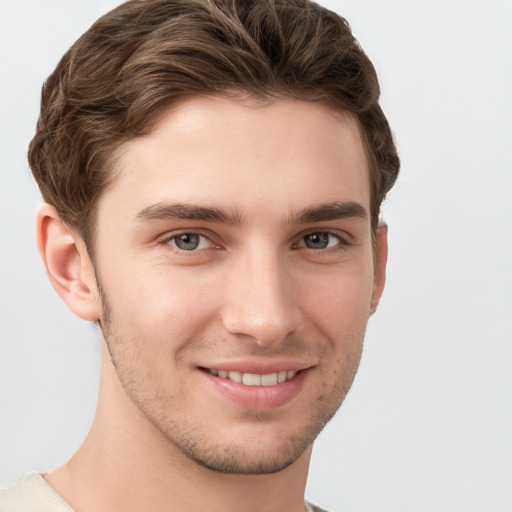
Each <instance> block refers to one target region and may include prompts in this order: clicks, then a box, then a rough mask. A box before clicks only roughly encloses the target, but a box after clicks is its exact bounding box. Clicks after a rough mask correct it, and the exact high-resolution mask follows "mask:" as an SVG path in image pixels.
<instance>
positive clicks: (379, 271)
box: [370, 222, 388, 315]
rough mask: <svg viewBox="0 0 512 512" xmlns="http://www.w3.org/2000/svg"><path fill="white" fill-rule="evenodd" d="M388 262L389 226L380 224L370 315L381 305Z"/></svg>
mask: <svg viewBox="0 0 512 512" xmlns="http://www.w3.org/2000/svg"><path fill="white" fill-rule="evenodd" d="M387 261H388V226H387V224H385V223H384V222H381V223H379V227H378V228H377V233H376V239H375V255H374V276H373V293H372V302H371V309H370V313H371V314H372V315H373V313H375V311H376V310H377V306H378V305H379V300H380V298H381V296H382V292H383V291H384V285H385V284H386V264H387Z"/></svg>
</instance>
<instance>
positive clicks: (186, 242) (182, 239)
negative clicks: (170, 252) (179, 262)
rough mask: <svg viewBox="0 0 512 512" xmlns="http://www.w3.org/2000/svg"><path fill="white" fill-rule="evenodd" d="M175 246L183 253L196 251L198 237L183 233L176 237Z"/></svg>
mask: <svg viewBox="0 0 512 512" xmlns="http://www.w3.org/2000/svg"><path fill="white" fill-rule="evenodd" d="M176 245H177V246H178V247H179V248H180V249H183V250H185V251H191V250H193V249H196V248H197V246H198V245H199V235H194V234H192V233H184V234H183V235H179V236H177V237H176Z"/></svg>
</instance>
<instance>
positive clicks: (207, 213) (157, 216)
mask: <svg viewBox="0 0 512 512" xmlns="http://www.w3.org/2000/svg"><path fill="white" fill-rule="evenodd" d="M135 218H136V219H137V220H140V221H146V222H148V221H149V222H150V221H158V220H201V221H208V222H219V223H222V224H240V222H241V217H240V215H239V214H238V213H236V212H229V211H225V210H221V209H220V208H212V207H205V206H196V205H189V204H183V203H171V204H169V203H156V204H153V205H151V206H148V207H147V208H144V209H143V210H141V211H140V212H139V213H138V214H137V215H136V217H135Z"/></svg>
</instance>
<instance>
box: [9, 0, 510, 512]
mask: <svg viewBox="0 0 512 512" xmlns="http://www.w3.org/2000/svg"><path fill="white" fill-rule="evenodd" d="M117 3H118V2H115V1H106V0H94V1H92V0H89V1H87V2H86V1H71V0H60V1H57V0H45V1H44V2H42V1H36V0H22V1H20V0H0V59H1V60H0V63H1V65H0V165H1V172H0V179H1V183H0V187H1V188H0V193H1V197H0V229H1V232H0V247H1V262H0V263H1V264H0V278H1V281H0V293H1V296H0V322H1V326H0V339H1V345H0V415H1V416H0V487H3V486H6V485H8V484H11V483H12V482H14V481H16V480H17V479H19V478H20V477H21V476H22V475H23V474H24V473H25V472H27V471H29V470H45V469H49V468H51V467H54V466H56V465H58V464H61V463H63V462H64V461H66V460H67V458H68V457H69V456H70V455H71V454H72V453H73V451H74V450H75V449H76V448H77V447H78V445H79V444H80V442H81V440H82V438H83V437H84V436H85V434H86V432H87V430H88V427H89V424H90V421H91V419H92V415H93V412H94V406H95V395H96V392H97V376H98V370H99V347H98V343H97V340H96V334H95V329H94V328H93V327H91V326H90V325H87V324H85V323H83V322H82V321H80V320H78V319H75V318H74V317H73V316H72V314H70V313H69V312H68V311H67V310H66V308H65V306H64V305H63V304H62V303H61V302H60V299H59V298H58V297H57V295H56V293H55V292H54V291H53V289H51V287H50V285H49V283H48V282H47V280H46V277H45V275H44V272H43V268H42V264H41V263H40V261H39V257H38V255H37V251H36V247H35V243H34V215H35V212H36V210H37V207H38V205H39V204H40V199H39V194H38V191H37V187H36V186H35V184H34V182H33V180H32V178H31V176H30V173H29V170H28V166H27V163H26V156H25V155H26V148H27V145H28V142H29V140H30V138H31V137H32V134H33V132H34V126H35V123H36V119H37V111H38V104H39V94H40V93H39V91H40V86H41V83H42V82H43V80H44V78H45V77H46V76H47V75H48V74H49V73H50V72H51V71H52V70H53V68H54V67H55V65H56V64H57V61H58V59H59V58H60V56H61V55H62V54H63V53H64V51H65V50H66V49H67V48H68V47H69V46H70V45H71V44H72V42H73V41H74V40H75V39H76V38H77V37H78V36H79V35H80V34H81V33H82V32H83V31H84V30H85V29H86V28H87V27H88V26H89V25H90V24H91V23H92V22H93V21H94V20H95V19H96V18H97V17H98V16H99V15H101V14H103V13H104V12H106V11H107V10H108V9H110V8H111V7H113V6H114V5H116V4H117ZM324 3H325V4H326V5H327V6H329V7H331V8H333V9H334V10H336V11H338V12H340V13H341V14H342V15H344V16H345V17H346V18H347V19H348V20H349V21H350V23H351V25H352V27H353V30H354V32H355V34H356V36H357V37H358V39H359V40H360V42H361V44H362V46H363V47H364V48H365V50H366V51H367V52H368V54H369V55H370V57H371V58H372V60H373V61H374V63H375V65H376V68H377V71H378V72H379V75H380V78H381V83H382V88H383V98H382V104H383V107H384V109H385V111H386V113H387V115H388V118H389V120H390V122H391V125H392V127H393V130H394V132H395V135H396V138H397V141H398V146H399V150H400V154H401V158H402V166H403V167H402V175H401V177H400V180H399V184H398V185H397V187H396V189H394V191H393V192H392V194H391V195H390V197H389V199H388V201H387V202H386V204H385V206H384V218H385V219H386V220H387V222H388V223H389V225H390V243H391V253H390V262H389V275H388V284H387V290H386V292H385V295H384V298H383V300H382V303H381V306H380V309H379V311H378V313H377V314H376V315H375V317H374V318H373V319H372V320H371V321H370V326H369V332H368V335H367V340H366V346H365V351H364V355H363V361H362V365H361V368H360V371H359V374H358V376H357V378H356V381H355V384H354V387H353V389H352V391H351V393H350V394H349V397H348V398H347V400H346V402H345V404H344V406H343V407H342V409H341V411H340V413H339V414H338V415H337V416H336V418H335V419H334V420H333V421H332V423H331V424H330V425H329V426H328V427H327V429H326V430H325V432H324V433H323V434H322V435H321V436H320V438H319V440H318V442H317V445H316V449H315V453H314V457H313V461H312V468H311V474H310V479H309V484H308V496H309V498H310V499H311V500H313V501H314V502H317V503H318V504H321V505H323V506H324V507H326V508H328V509H331V510H333V511H339V512H342V511H347V512H366V511H373V512H387V511H389V512H391V511H393V512H422V511H425V512H427V511H428V512H445V511H446V512H495V511H496V512H498V511H503V512H511V511H512V319H511V318H512V215H511V213H512V212H511V210H512V207H511V204H512V1H510V0H490V1H485V2H484V1H482V0H478V1H476V0H465V1H462V0H457V1H455V0H415V1H407V0H402V1H399V0H364V1H362V0H330V1H325V2H324Z"/></svg>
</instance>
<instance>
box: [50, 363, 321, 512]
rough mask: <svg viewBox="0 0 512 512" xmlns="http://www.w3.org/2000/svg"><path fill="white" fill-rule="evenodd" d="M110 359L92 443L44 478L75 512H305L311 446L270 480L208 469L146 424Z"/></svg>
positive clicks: (265, 476)
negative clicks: (113, 368)
mask: <svg viewBox="0 0 512 512" xmlns="http://www.w3.org/2000/svg"><path fill="white" fill-rule="evenodd" d="M105 360H106V358H105V354H104V358H103V361H104V364H103V369H102V379H101V383H100V394H99V400H98V407H97V411H96V416H95V419H94V422H93V425H92V427H91V430H90V432H89V434H88V436H87V438H86V440H85V441H84V443H83V444H82V446H81V447H80V449H79V450H78V451H77V453H76V454H75V455H74V456H73V458H72V459H71V460H70V461H69V462H68V463H67V464H66V465H65V466H63V467H61V468H59V469H57V470H56V471H54V472H51V473H48V474H47V475H45V478H46V479H47V481H48V483H49V484H50V485H52V486H53V487H54V488H55V489H56V491H57V492H58V493H59V494H60V495H61V496H62V497H63V498H64V499H65V500H66V501H67V502H68V503H69V504H70V506H71V507H72V508H74V509H75V510H79V511H80V512H91V511H94V512H106V511H109V512H117V511H119V512H120V511H123V512H137V511H143V510H151V511H153V512H168V511H171V510H180V511H183V512H189V511H190V512H192V511H197V510H208V511H210V512H225V511H226V510H237V511H239V512H256V511H258V512H264V511H268V512H270V511H273V512H274V511H279V512H303V511H304V489H305V486H306V478H307V472H308V467H309V459H310V456H311V447H310V448H309V449H308V450H306V451H305V452H304V453H303V454H302V455H301V456H300V457H299V458H298V459H297V460H296V461H295V462H294V463H293V464H291V465H290V466H288V467H287V468H285V469H283V470H282V471H279V472H277V473H272V474H258V475H237V474H226V473H220V472H217V471H213V470H211V469H208V468H206V467H203V466H202V465H200V464H198V463H197V462H195V461H193V460H191V459H190V458H189V457H188V456H187V455H185V454H184V453H183V452H182V451H181V450H180V449H179V448H178V447H176V446H175V445H174V444H172V443H171V442H170V441H169V440H168V439H167V438H166V437H165V436H164V435H163V434H162V433H161V432H160V431H158V430H157V429H156V428H155V427H154V426H153V425H152V424H151V423H150V422H149V421H148V420H147V418H146V417H145V416H144V415H143V414H142V413H141V412H140V411H139V410H138V408H137V407H136V406H135V405H134V404H133V402H131V400H130V399H129V398H128V396H127V395H126V394H125V392H124V390H123V388H122V387H121V385H120V383H119V381H118V379H117V375H115V372H113V371H111V370H110V369H109V368H108V367H109V366H111V365H110V362H108V363H106V364H105ZM105 366H107V369H106V368H105ZM120 404H122V407H120ZM113 411H115V414H113Z"/></svg>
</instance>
